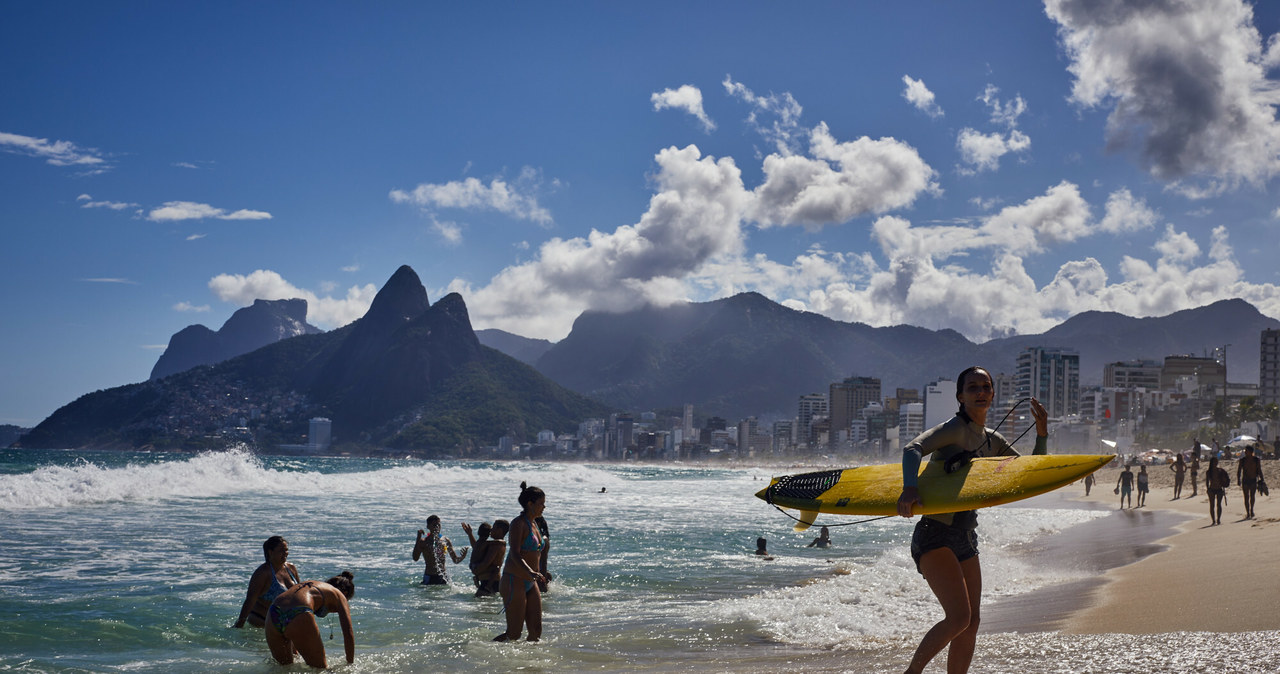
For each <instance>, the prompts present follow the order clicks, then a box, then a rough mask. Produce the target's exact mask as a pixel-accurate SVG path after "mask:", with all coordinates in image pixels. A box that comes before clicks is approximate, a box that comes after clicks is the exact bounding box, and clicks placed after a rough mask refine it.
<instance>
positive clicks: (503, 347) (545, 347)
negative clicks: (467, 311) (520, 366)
mask: <svg viewBox="0 0 1280 674" xmlns="http://www.w3.org/2000/svg"><path fill="white" fill-rule="evenodd" d="M476 337H478V338H479V339H480V343H481V344H484V345H485V346H491V347H493V348H495V349H497V350H499V351H501V352H503V353H505V354H507V355H508V356H511V357H512V358H515V359H516V360H518V361H520V362H522V363H525V364H528V365H536V364H537V363H538V359H539V358H541V357H542V354H544V353H546V352H548V351H550V350H551V347H552V346H555V344H554V343H552V342H550V341H547V340H545V339H530V338H528V337H521V336H520V335H513V334H511V333H510V332H506V331H504V330H497V329H494V328H489V329H488V330H476Z"/></svg>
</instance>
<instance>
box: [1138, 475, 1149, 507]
mask: <svg viewBox="0 0 1280 674" xmlns="http://www.w3.org/2000/svg"><path fill="white" fill-rule="evenodd" d="M1150 484H1151V483H1150V482H1149V478H1148V477H1147V467H1146V465H1143V466H1140V467H1139V468H1138V507H1139V508H1141V507H1143V506H1145V505H1146V504H1147V492H1148V491H1150V490H1151V488H1150Z"/></svg>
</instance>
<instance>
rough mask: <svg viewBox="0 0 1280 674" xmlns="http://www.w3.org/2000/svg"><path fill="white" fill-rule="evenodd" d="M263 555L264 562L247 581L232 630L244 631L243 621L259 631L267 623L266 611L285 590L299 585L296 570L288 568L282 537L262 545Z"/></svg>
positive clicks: (291, 566) (286, 545) (276, 537)
mask: <svg viewBox="0 0 1280 674" xmlns="http://www.w3.org/2000/svg"><path fill="white" fill-rule="evenodd" d="M262 555H263V556H264V557H266V558H267V561H266V562H263V563H262V564H260V565H259V566H258V568H257V569H255V570H254V572H253V575H252V576H250V577H249V591H248V592H247V593H246V594H245V597H244V604H242V605H241V606H240V617H239V618H236V622H235V625H233V627H244V622H245V620H248V621H249V624H250V625H253V626H254V627H262V624H263V623H264V622H266V620H267V607H268V606H271V602H273V601H275V598H276V597H279V596H280V595H281V594H283V593H284V591H285V590H287V589H289V588H291V587H293V586H294V585H297V584H298V567H296V566H294V565H292V564H290V563H289V562H288V561H287V560H288V557H289V542H288V541H286V540H285V539H284V538H283V537H281V536H272V537H271V538H268V539H267V540H266V541H265V542H264V543H263V544H262Z"/></svg>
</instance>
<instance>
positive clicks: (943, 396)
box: [903, 379, 957, 444]
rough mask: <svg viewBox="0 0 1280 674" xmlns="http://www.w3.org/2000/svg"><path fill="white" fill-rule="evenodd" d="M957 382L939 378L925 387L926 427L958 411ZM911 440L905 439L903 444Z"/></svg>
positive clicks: (944, 419) (931, 426)
mask: <svg viewBox="0 0 1280 674" xmlns="http://www.w3.org/2000/svg"><path fill="white" fill-rule="evenodd" d="M956 409H957V406H956V383H955V381H954V380H951V379H939V380H937V381H931V382H929V385H928V386H926V387H924V427H925V428H933V427H934V426H937V425H938V424H940V423H942V422H944V421H946V420H947V419H950V418H951V417H952V415H954V414H955V413H956ZM907 442H910V440H909V439H907V440H904V441H903V444H905V443H907Z"/></svg>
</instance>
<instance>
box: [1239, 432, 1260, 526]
mask: <svg viewBox="0 0 1280 674" xmlns="http://www.w3.org/2000/svg"><path fill="white" fill-rule="evenodd" d="M1260 477H1262V460H1261V459H1259V458H1258V457H1257V455H1256V452H1255V451H1254V448H1253V445H1249V446H1248V447H1245V448H1244V456H1242V457H1240V461H1238V462H1236V482H1239V483H1240V490H1241V491H1243V492H1244V518H1245V519H1247V520H1251V519H1253V503H1254V500H1255V499H1257V496H1258V478H1260Z"/></svg>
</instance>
